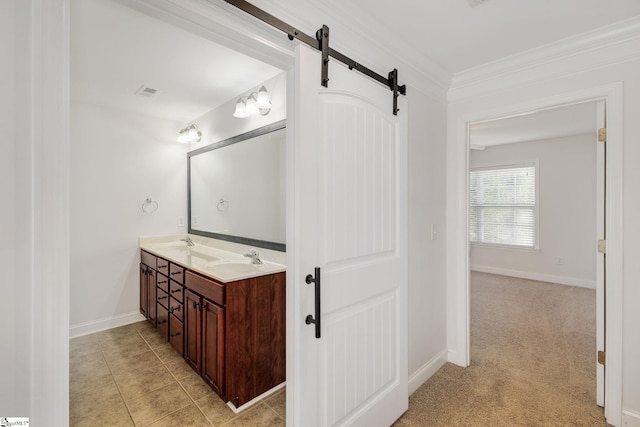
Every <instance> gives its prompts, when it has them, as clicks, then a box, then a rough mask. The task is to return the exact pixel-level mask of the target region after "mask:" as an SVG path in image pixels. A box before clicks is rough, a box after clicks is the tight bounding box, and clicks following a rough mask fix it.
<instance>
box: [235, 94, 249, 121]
mask: <svg viewBox="0 0 640 427" xmlns="http://www.w3.org/2000/svg"><path fill="white" fill-rule="evenodd" d="M233 117H238V118H240V119H244V118H245V117H249V114H248V113H247V106H246V104H245V102H244V101H243V100H242V98H238V101H237V102H236V110H235V111H234V112H233Z"/></svg>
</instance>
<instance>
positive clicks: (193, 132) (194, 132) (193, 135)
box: [189, 125, 200, 141]
mask: <svg viewBox="0 0 640 427" xmlns="http://www.w3.org/2000/svg"><path fill="white" fill-rule="evenodd" d="M199 133H200V132H198V129H196V126H195V125H191V126H189V139H190V140H192V141H197V140H198V137H199V135H198V134H199Z"/></svg>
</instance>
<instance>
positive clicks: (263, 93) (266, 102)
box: [256, 86, 271, 109]
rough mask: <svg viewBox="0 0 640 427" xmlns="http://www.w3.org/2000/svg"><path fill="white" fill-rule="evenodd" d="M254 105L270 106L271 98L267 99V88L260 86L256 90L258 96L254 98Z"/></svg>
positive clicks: (260, 106)
mask: <svg viewBox="0 0 640 427" xmlns="http://www.w3.org/2000/svg"><path fill="white" fill-rule="evenodd" d="M256 107H258V108H260V109H264V108H271V100H270V99H269V93H268V92H267V88H265V87H264V86H262V87H261V88H260V90H259V91H258V98H257V99H256Z"/></svg>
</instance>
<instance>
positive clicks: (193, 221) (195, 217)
mask: <svg viewBox="0 0 640 427" xmlns="http://www.w3.org/2000/svg"><path fill="white" fill-rule="evenodd" d="M191 224H193V225H199V224H198V217H197V216H193V217H191Z"/></svg>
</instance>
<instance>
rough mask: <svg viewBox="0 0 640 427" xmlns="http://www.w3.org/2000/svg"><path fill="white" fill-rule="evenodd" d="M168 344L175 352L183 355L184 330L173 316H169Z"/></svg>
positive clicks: (179, 321)
mask: <svg viewBox="0 0 640 427" xmlns="http://www.w3.org/2000/svg"><path fill="white" fill-rule="evenodd" d="M169 344H171V347H173V349H174V350H175V351H177V352H178V354H180V356H183V355H184V352H183V349H184V328H183V324H182V321H181V320H180V319H178V318H177V317H176V316H174V315H173V314H169Z"/></svg>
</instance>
